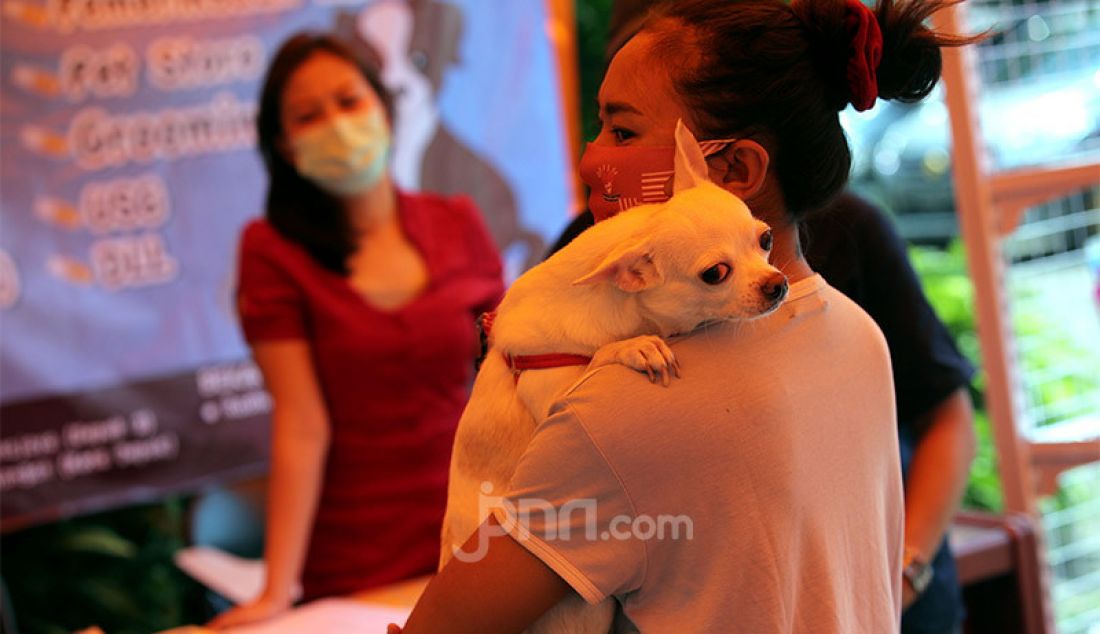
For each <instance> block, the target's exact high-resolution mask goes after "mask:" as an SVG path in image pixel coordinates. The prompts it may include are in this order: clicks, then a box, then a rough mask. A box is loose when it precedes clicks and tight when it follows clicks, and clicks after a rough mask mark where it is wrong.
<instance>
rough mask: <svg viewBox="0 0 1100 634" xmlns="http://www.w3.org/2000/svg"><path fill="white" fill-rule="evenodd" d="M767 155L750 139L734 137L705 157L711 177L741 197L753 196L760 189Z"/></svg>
mask: <svg viewBox="0 0 1100 634" xmlns="http://www.w3.org/2000/svg"><path fill="white" fill-rule="evenodd" d="M769 161H770V157H769V156H768V151H767V150H765V149H764V146H762V145H760V144H759V143H757V142H756V141H753V140H752V139H738V140H737V141H734V142H732V143H730V144H729V145H727V146H726V147H725V149H723V150H722V151H721V152H717V153H715V154H712V155H711V156H710V157H709V158H707V166H708V167H709V168H710V177H711V180H712V181H713V182H715V183H717V184H718V185H719V186H721V187H722V188H723V189H725V190H727V191H729V192H730V193H731V194H733V195H734V196H737V197H738V198H740V199H741V200H748V199H750V198H753V197H755V196H756V195H757V194H759V193H760V191H761V190H763V188H764V183H765V181H766V180H767V176H768V164H769Z"/></svg>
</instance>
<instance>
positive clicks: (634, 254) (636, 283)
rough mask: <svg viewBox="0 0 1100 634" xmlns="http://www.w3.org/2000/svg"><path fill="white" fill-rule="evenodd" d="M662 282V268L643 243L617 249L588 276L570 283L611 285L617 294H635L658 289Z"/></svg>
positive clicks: (578, 284)
mask: <svg viewBox="0 0 1100 634" xmlns="http://www.w3.org/2000/svg"><path fill="white" fill-rule="evenodd" d="M664 279H665V277H664V274H663V273H662V272H661V267H660V266H658V265H657V262H656V261H655V260H654V258H653V252H652V249H650V248H649V246H648V245H646V244H644V243H639V244H637V245H634V246H631V247H626V248H622V249H616V250H614V251H612V252H611V255H609V256H607V258H606V259H604V261H603V262H601V263H600V265H599V266H597V267H596V268H595V269H594V270H592V271H591V272H590V273H588V274H586V275H583V276H581V277H579V278H577V279H576V280H574V281H573V284H574V285H577V286H584V285H591V284H599V283H601V282H611V283H613V284H614V285H615V286H617V287H619V290H621V291H625V292H627V293H637V292H640V291H644V290H646V289H647V288H653V287H654V286H658V285H659V284H661V282H663V281H664Z"/></svg>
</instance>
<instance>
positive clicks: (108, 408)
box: [0, 0, 572, 530]
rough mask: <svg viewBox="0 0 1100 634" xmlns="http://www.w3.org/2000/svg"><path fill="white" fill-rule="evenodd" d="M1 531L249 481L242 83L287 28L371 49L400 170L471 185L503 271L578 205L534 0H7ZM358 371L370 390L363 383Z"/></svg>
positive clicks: (1, 134) (255, 459) (257, 169)
mask: <svg viewBox="0 0 1100 634" xmlns="http://www.w3.org/2000/svg"><path fill="white" fill-rule="evenodd" d="M0 11H2V17H0V54H2V55H0V81H2V82H3V83H2V89H0V90H2V92H0V147H2V150H3V153H2V159H0V191H2V193H3V198H2V215H0V353H2V362H0V519H2V521H3V530H12V529H14V528H18V527H20V526H24V525H27V524H30V523H35V522H40V521H46V520H50V519H53V518H56V517H60V516H64V515H69V514H73V513H82V512H88V511H92V510H96V509H102V508H107V507H110V506H114V505H118V504H121V503H124V502H127V501H133V500H139V499H148V498H151V497H155V496H158V495H163V494H165V493H167V492H170V491H178V490H187V489H193V488H195V487H197V486H201V485H202V484H203V483H205V482H210V481H214V480H219V479H225V478H232V477H238V476H243V475H248V474H254V473H258V472H261V471H263V469H264V468H265V462H266V455H267V428H266V418H267V413H268V411H269V410H270V401H269V398H268V397H267V395H266V393H265V392H264V391H263V386H262V381H261V379H260V376H259V373H258V372H257V370H256V368H255V367H254V366H253V365H252V364H251V363H250V362H249V361H248V360H247V359H248V351H247V349H246V347H245V346H244V344H243V342H242V339H241V336H240V333H239V330H238V327H237V323H236V321H235V314H234V306H233V286H234V280H235V260H236V244H237V239H238V232H239V231H240V229H241V227H242V226H243V225H244V224H245V222H246V221H247V220H248V219H250V218H252V217H255V216H257V215H260V214H262V211H263V210H262V200H263V196H264V193H265V188H266V182H265V176H264V173H263V169H262V165H261V162H260V160H259V157H258V155H257V153H256V151H255V149H254V144H255V133H254V130H253V117H254V115H255V112H256V102H257V95H258V92H259V82H260V81H261V80H262V77H263V73H264V71H265V69H266V66H267V62H268V60H269V58H270V57H271V55H272V54H273V52H274V51H275V49H276V48H277V47H278V46H279V44H280V43H281V42H282V41H283V40H284V39H285V38H286V37H287V36H288V35H290V34H291V33H293V32H295V31H298V30H301V29H312V30H336V31H339V32H340V33H341V34H343V35H345V36H346V37H350V38H352V39H356V40H359V41H361V42H362V41H365V42H369V43H371V44H373V45H374V47H375V48H376V50H378V51H379V53H380V54H381V57H382V59H383V60H384V68H383V77H384V80H385V81H386V82H387V84H389V85H390V87H391V88H392V89H393V90H394V92H395V94H396V95H397V124H396V130H395V137H396V138H395V152H394V156H393V169H394V173H395V176H396V178H397V180H398V182H399V183H400V184H401V185H403V186H404V187H406V188H410V189H421V188H422V189H428V190H433V191H439V192H444V193H452V192H459V191H464V192H468V193H469V194H471V195H472V196H473V198H474V199H475V200H476V201H477V202H478V203H479V204H480V206H481V209H482V211H483V213H484V214H485V217H486V220H487V222H488V224H489V226H490V228H491V230H492V232H493V234H494V237H495V238H496V240H497V242H498V244H499V245H500V247H501V249H502V253H503V254H504V256H505V260H506V262H507V265H508V272H509V276H510V277H514V276H515V275H517V274H518V273H519V272H520V271H522V270H523V269H524V268H526V267H527V266H529V265H530V264H532V263H533V262H536V261H538V260H539V259H540V258H541V255H542V252H543V249H544V246H545V243H546V242H547V239H548V238H550V237H551V236H552V234H555V233H556V232H557V231H558V230H559V229H560V228H561V226H562V225H563V224H564V222H565V220H566V216H567V214H568V212H569V209H570V205H571V201H572V191H571V187H572V180H571V174H570V173H569V171H570V170H569V165H570V157H569V156H567V154H568V150H567V149H566V139H567V136H566V133H565V131H564V130H563V123H562V121H563V116H562V112H561V110H562V108H561V98H560V95H559V89H558V85H559V82H558V73H557V62H556V57H555V51H554V48H553V45H552V43H551V41H550V31H551V29H550V28H548V27H549V21H548V20H549V18H548V16H547V15H546V9H545V6H544V3H543V2H538V1H533V0H528V1H524V2H516V1H515V0H446V1H442V0H429V1H419V0H374V1H370V0H359V1H352V2H337V1H333V0H327V1H322V0H312V1H310V0H156V1H154V2H150V1H148V0H0ZM364 380H367V379H366V378H365V379H364Z"/></svg>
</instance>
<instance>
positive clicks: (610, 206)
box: [579, 139, 736, 222]
mask: <svg viewBox="0 0 1100 634" xmlns="http://www.w3.org/2000/svg"><path fill="white" fill-rule="evenodd" d="M734 141H736V139H719V140H715V141H700V142H699V149H700V150H702V151H703V156H704V157H709V156H711V155H713V154H715V153H717V152H720V151H721V150H723V149H724V148H725V147H726V146H727V145H729V144H730V143H733V142H734ZM675 157H676V147H675V146H672V145H669V146H637V145H597V144H595V143H589V144H588V145H587V146H586V147H585V149H584V155H583V156H581V162H580V166H579V171H580V176H581V180H583V181H584V183H585V184H586V185H588V187H589V189H590V190H591V193H589V195H588V208H589V209H590V210H591V211H592V215H593V216H594V217H595V218H596V222H600V221H601V220H606V219H607V218H610V217H611V216H614V215H615V214H617V213H619V212H620V211H626V210H627V209H630V208H631V207H635V206H637V205H649V204H653V203H663V202H665V201H666V200H668V199H669V198H671V197H672V176H673V173H674V171H675V170H674V169H673V166H674V164H675Z"/></svg>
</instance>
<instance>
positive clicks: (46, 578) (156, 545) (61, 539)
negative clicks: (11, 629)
mask: <svg viewBox="0 0 1100 634" xmlns="http://www.w3.org/2000/svg"><path fill="white" fill-rule="evenodd" d="M184 521H185V518H184V513H183V501H182V500H180V499H172V500H168V501H165V502H162V503H158V504H153V505H148V506H137V507H131V508H126V509H120V510H117V511H111V512H108V513H101V514H98V515H93V516H88V517H83V518H77V519H71V520H64V521H61V522H57V523H54V524H48V525H44V526H38V527H34V528H29V529H26V530H22V531H18V532H16V533H13V534H11V535H6V536H5V537H4V538H3V540H2V542H0V551H2V553H3V559H2V560H0V571H2V575H3V578H4V583H5V584H6V586H7V589H8V591H9V593H10V596H11V602H12V606H13V612H14V615H15V618H16V620H17V622H18V625H19V628H20V632H23V633H24V634H38V633H41V634H53V633H55V632H56V633H58V634H60V633H66V632H72V631H74V630H76V629H79V628H84V627H88V626H90V625H98V626H100V627H101V628H103V629H104V630H105V631H107V632H110V633H111V634H128V633H131V632H133V633H135V634H137V633H147V632H155V631H159V630H163V629H167V628H170V627H175V626H178V625H181V624H183V623H188V622H199V621H201V620H203V613H202V608H201V602H202V589H201V587H200V586H198V584H196V583H195V582H194V581H192V580H191V579H190V578H188V577H187V576H186V575H184V574H183V573H182V572H180V571H179V570H178V569H177V568H176V567H175V565H174V564H173V563H172V556H173V554H174V553H175V552H176V550H178V549H179V548H181V547H182V546H183V545H184V530H183V525H184Z"/></svg>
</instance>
